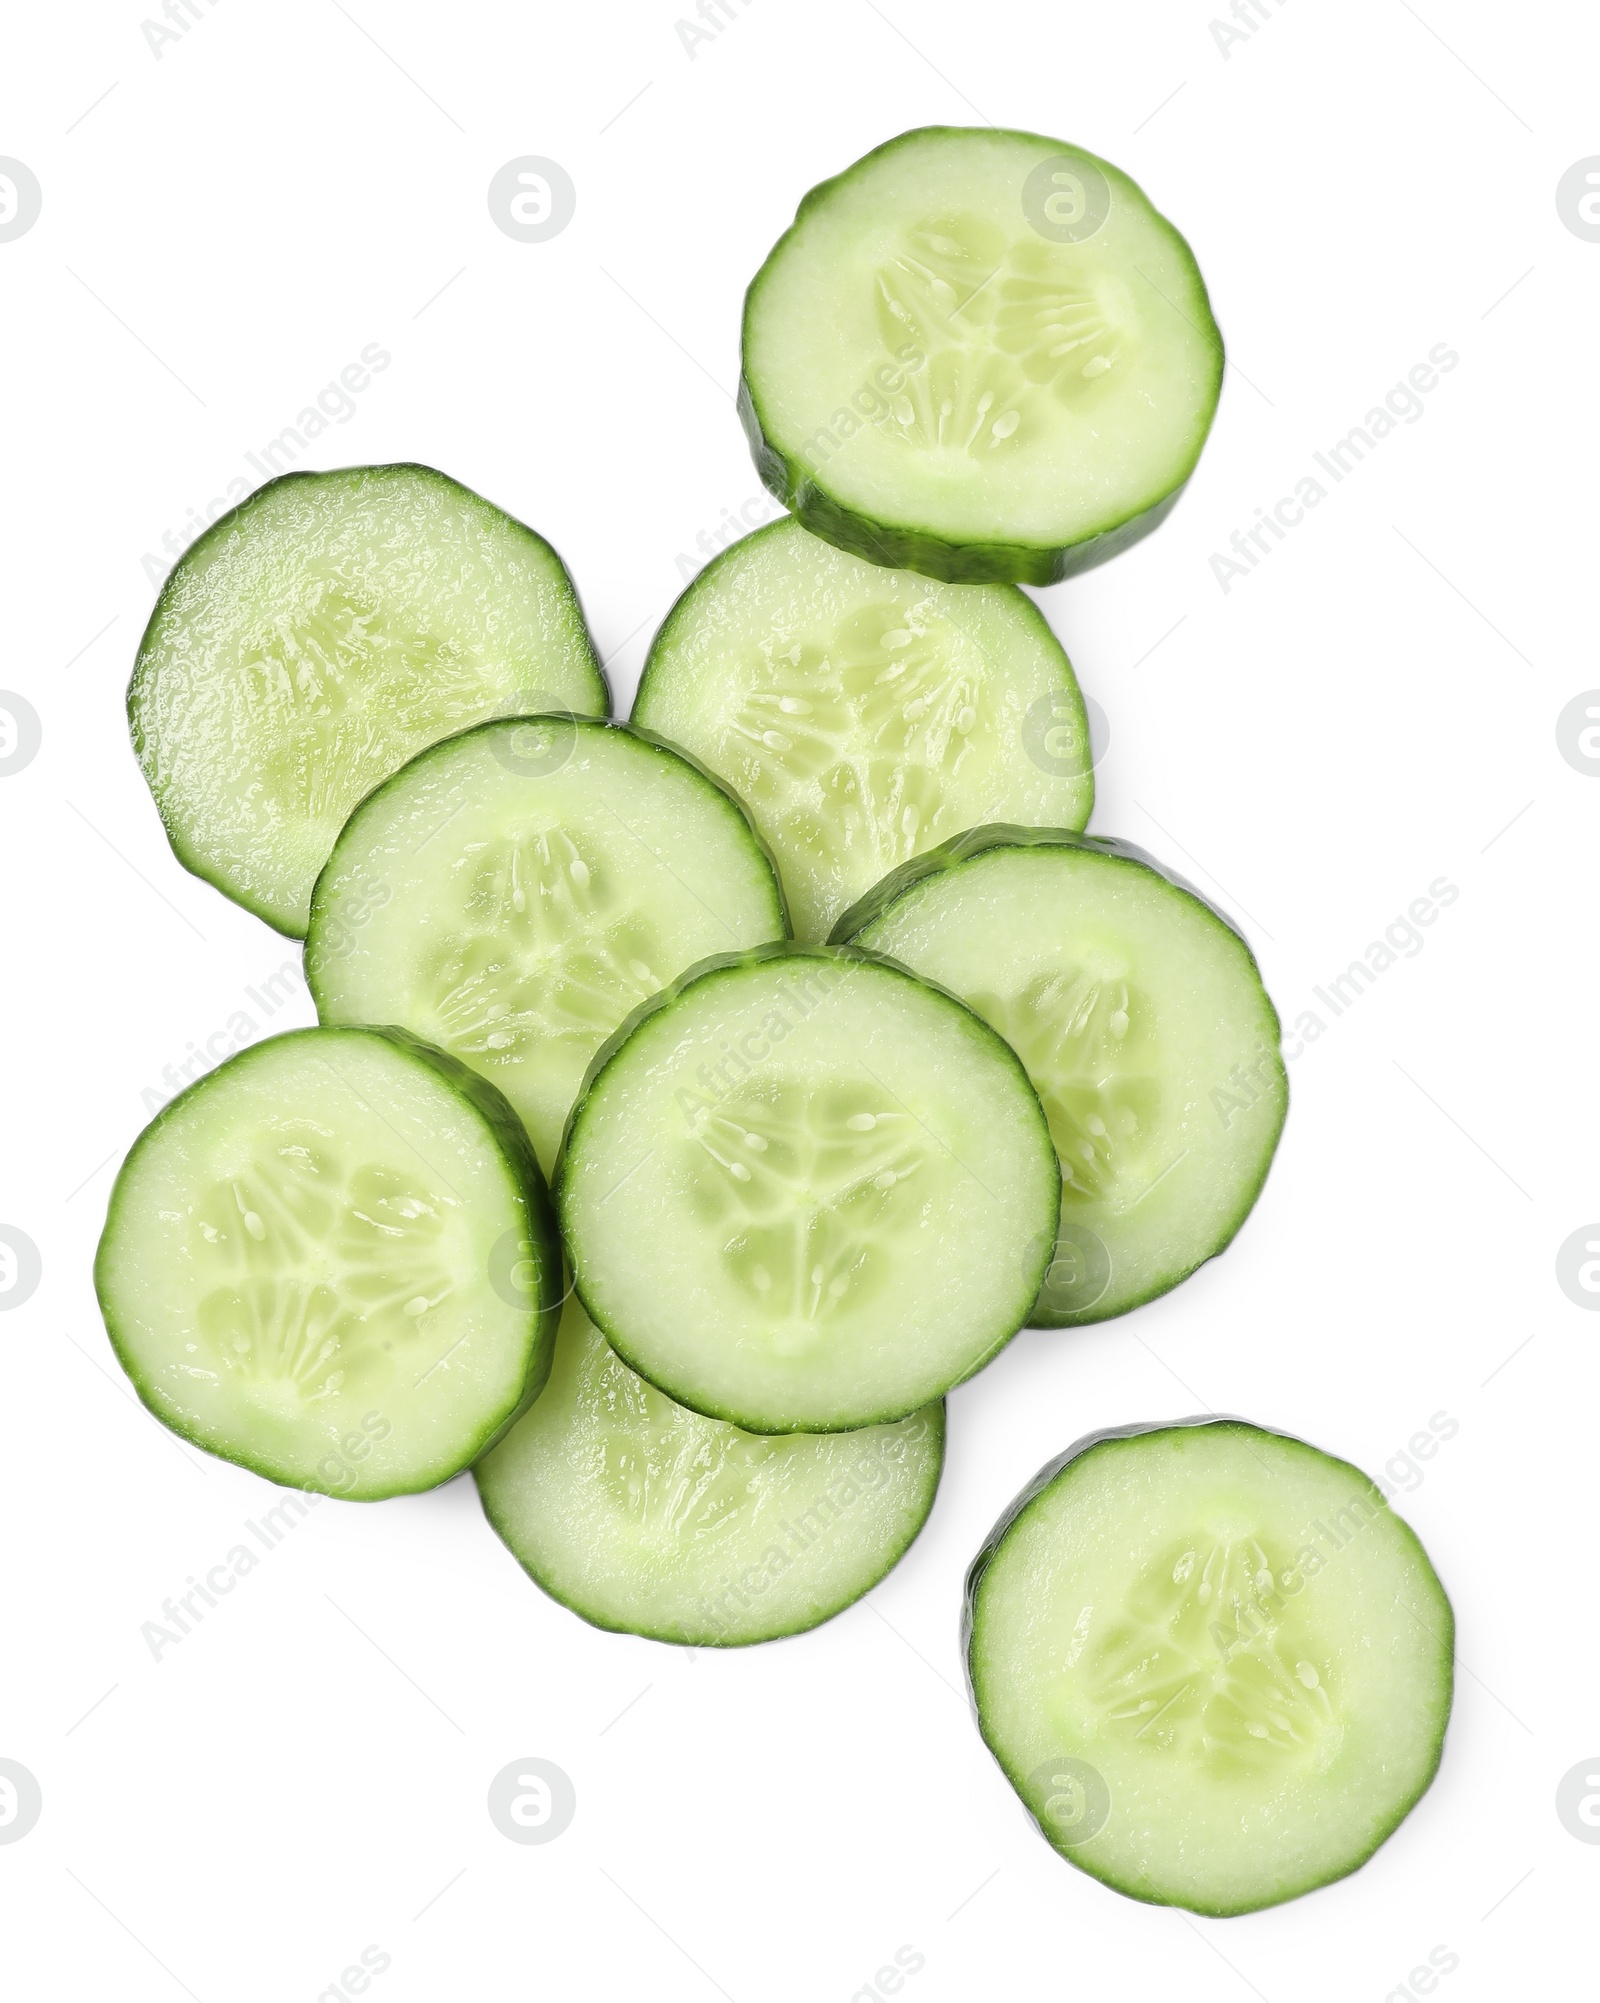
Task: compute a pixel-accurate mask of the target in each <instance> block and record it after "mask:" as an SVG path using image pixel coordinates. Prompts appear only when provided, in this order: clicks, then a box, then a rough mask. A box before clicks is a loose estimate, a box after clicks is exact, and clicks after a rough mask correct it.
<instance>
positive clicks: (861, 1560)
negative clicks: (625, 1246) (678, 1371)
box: [474, 1300, 944, 1647]
mask: <svg viewBox="0 0 1600 2003" xmlns="http://www.w3.org/2000/svg"><path fill="white" fill-rule="evenodd" d="M943 1461H944V1407H943V1406H942V1405H939V1404H934V1405H929V1406H927V1407H925V1408H924V1409H923V1410H922V1411H920V1412H914V1413H913V1414H912V1415H911V1417H910V1418H909V1419H902V1420H900V1421H899V1422H898V1424H895V1425H892V1426H869V1427H866V1428H864V1429H863V1430H862V1431H860V1432H854V1433H812V1434H808V1433H790V1434H787V1435H785V1436H784V1437H783V1438H781V1439H774V1438H770V1437H764V1436H761V1435H758V1434H755V1433H746V1432H742V1431H741V1430H740V1429H739V1428H738V1427H737V1426H729V1425H724V1424H723V1423H722V1421H720V1420H718V1419H707V1418H704V1417H702V1416H701V1415H700V1414H699V1413H698V1412H691V1411H689V1410H687V1409H686V1408H685V1407H684V1406H682V1405H678V1404H675V1403H674V1402H673V1400H672V1399H670V1398H668V1397H666V1396H665V1395H664V1394H663V1393H662V1392H660V1391H658V1390H656V1389H655V1387H654V1386H653V1385H651V1384H647V1383H646V1382H645V1380H644V1379H643V1378H642V1377H640V1376H638V1375H637V1374H636V1373H635V1372H634V1371H632V1370H630V1369H629V1368H628V1366H627V1364H625V1363H624V1362H623V1361H622V1359H621V1357H619V1356H618V1355H617V1353H616V1351H615V1350H613V1349H612V1348H611V1346H610V1345H609V1344H608V1343H607V1342H606V1341H605V1339H604V1338H603V1337H602V1336H601V1335H600V1334H599V1333H598V1332H597V1331H596V1329H595V1327H594V1325H593V1323H592V1322H591V1321H590V1320H589V1318H588V1316H587V1315H586V1314H585V1313H584V1312H583V1309H582V1308H581V1307H580V1306H579V1304H578V1303H577V1301H575V1300H571V1301H568V1303H567V1305H566V1307H565V1309H564V1310H563V1312H562V1318H561V1330H560V1334H559V1335H558V1336H557V1338H556V1358H555V1366H554V1368H553V1369H552V1371H551V1373H550V1381H549V1383H548V1384H547V1385H546V1387H545V1389H544V1391H543V1392H542V1394H541V1395H540V1397H539V1400H538V1402H537V1403H536V1404H535V1405H534V1406H533V1408H532V1409H531V1410H530V1411H529V1412H527V1413H525V1414H524V1415H523V1417H522V1418H520V1419H519V1420H518V1421H517V1423H516V1425H515V1426H513V1427H512V1429H511V1431H510V1432H509V1433H508V1434H507V1435H506V1437H505V1438H504V1439H503V1440H502V1441H501V1442H500V1444H499V1445H498V1446H497V1447H496V1448H495V1449H494V1450H493V1452H492V1453H490V1454H489V1455H487V1456H486V1457H485V1459H483V1460H482V1461H480V1462H479V1463H478V1466H477V1468H476V1469H475V1470H474V1472H475V1474H476V1477H477V1482H478V1490H479V1493H480V1494H481V1496H482V1498H483V1506H484V1511H485V1513H486V1515H487V1516H488V1518H489V1521H490V1523H491V1524H492V1525H493V1526H494V1528H495V1531H496V1532H497V1533H498V1535H499V1536H500V1537H501V1538H502V1539H503V1540H504V1542H505V1543H506V1545H507V1546H508V1547H509V1549H510V1551H511V1552H512V1555H513V1556H514V1557H515V1558H516V1559H517V1561H518V1563H519V1564H521V1565H522V1567H523V1568H524V1570H526V1571H527V1572H528V1574H529V1575H530V1576H531V1577H532V1578H533V1579H534V1580H535V1581H536V1582H537V1583H538V1584H539V1585H540V1586H542V1587H543V1588H544V1590H545V1591H546V1592H547V1593H549V1594H550V1595H551V1597H552V1598H553V1599H557V1600H560V1601H561V1602H562V1603H563V1605H565V1606H568V1607H570V1608H571V1609H572V1610H573V1612H574V1613H577V1614H581V1615H582V1616H583V1618H584V1619H585V1620H587V1621H592V1622H593V1623H594V1625H595V1626H596V1627H604V1628H615V1629H621V1630H623V1631H625V1632H628V1633H631V1634H643V1635H648V1636H651V1637H652V1638H653V1639H655V1640H657V1641H676V1642H685V1643H689V1644H691V1645H694V1646H698V1647H734V1646H738V1645H740V1644H742V1643H745V1642H755V1641H771V1640H774V1639H776V1638H777V1637H778V1636H780V1635H786V1634H797V1633H799V1632H800V1631H801V1630H802V1629H804V1628H809V1627H815V1626H817V1624H818V1623H819V1622H821V1621H825V1620H828V1619H830V1618H831V1617H832V1616H833V1615H834V1614H836V1613H840V1612H842V1611H843V1609H844V1608H845V1607H847V1606H849V1605H850V1604H851V1603H852V1602H853V1601H855V1600H858V1599H860V1597H861V1595H862V1594H863V1593H865V1592H867V1591H868V1590H869V1589H870V1588H871V1587H873V1586H875V1585H876V1584H877V1583H878V1581H879V1580H880V1579H881V1578H882V1577H883V1576H884V1574H885V1573H886V1572H887V1571H889V1570H890V1568H891V1567H892V1566H893V1565H895V1564H896V1563H897V1562H898V1561H899V1559H900V1558H901V1557H902V1556H903V1555H904V1553H905V1551H906V1550H907V1549H908V1547H909V1546H910V1544H911V1541H912V1539H913V1538H914V1537H915V1536H916V1534H917V1532H918V1531H919V1530H920V1529H921V1528H922V1525H923V1523H924V1522H925V1521H926V1520H927V1515H928V1511H929V1510H930V1509H931V1508H932V1507H933V1498H934V1492H935V1490H936V1489H937V1488H938V1485H939V1471H940V1468H941V1466H942V1465H943Z"/></svg>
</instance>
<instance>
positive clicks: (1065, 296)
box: [739, 126, 1223, 584]
mask: <svg viewBox="0 0 1600 2003" xmlns="http://www.w3.org/2000/svg"><path fill="white" fill-rule="evenodd" d="M1222 361H1223V354H1222V338H1221V336H1220V335H1219V334H1218V332H1217V327H1216V322H1215V321H1214V320H1213V319H1212V317H1211V306H1210V302H1209V300H1208V299H1207V297H1206V288H1205V284H1204V281H1203V280H1202V279H1201V276H1200V271H1199V268H1198V266H1197V265H1196V264H1195V261H1194V256H1193V254H1192V252H1191V251H1190V249H1189V246H1188V245H1187V244H1186V243H1185V242H1184V240H1183V238H1182V237H1181V236H1180V235H1179V234H1178V232H1177V231H1176V230H1175V229H1174V228H1173V226H1172V225H1171V223H1169V222H1168V221H1167V220H1166V218H1165V217H1164V216H1162V215H1160V214H1159V213H1158V212H1157V211H1156V209H1155V208H1153V207H1152V206H1151V203H1150V201H1149V200H1148V198H1147V197H1146V196H1145V194H1144V193H1143V191H1142V190H1141V189H1140V188H1139V187H1138V186H1137V185H1136V183H1134V182H1133V181H1131V180H1129V178H1128V177H1127V175H1126V174H1123V173H1121V172H1120V171H1119V170H1118V169H1117V168H1115V167H1113V166H1112V165H1111V164H1110V163H1109V162H1108V161H1105V160H1100V159H1097V158H1096V157H1095V155H1094V154H1092V153H1088V152H1085V151H1084V149H1083V148H1082V147H1079V146H1069V145H1067V144H1066V143H1065V142H1064V141H1062V140H1059V139H1045V138H1041V137H1039V136H1038V135H1037V134H1034V133H1027V132H1000V131H992V130H978V129H962V128H958V127H951V126H928V127H925V128H923V129H921V130H919V131H915V132H907V133H903V134H902V135H901V136H900V137H899V138H898V139H891V140H890V141H889V142H888V144H887V145H884V146H880V147H878V148H877V149H876V151H874V152H872V153H869V154H867V155H866V157H865V158H864V159H862V160H858V161H857V162H856V163H855V165H854V166H853V167H849V168H847V169H846V170H845V172H844V173H842V174H840V175H839V176H838V177H837V178H836V179H834V180H831V181H824V182H823V183H822V185H821V186H820V187H817V188H813V189H812V190H811V192H810V194H808V195H807V196H806V198H805V200H804V201H803V202H802V203H801V204H800V209H799V213H798V214H797V215H796V217H795V220H794V222H793V224H792V225H791V227H790V229H789V230H788V232H787V234H786V235H784V236H783V237H782V238H780V240H779V242H778V244H777V246H776V247H775V249H774V250H773V251H772V253H771V255H770V256H769V257H768V259H767V261H766V263H765V264H764V265H763V266H762V267H761V269H760V271H759V272H758V273H757V274H756V277H755V281H754V283H753V284H752V285H751V287H750V291H749V294H748V295H747V297H746V300H745V312H744V371H743V381H742V384H741V390H740V403H739V408H740V414H741V415H742V417H743V419H744V425H745V430H746V432H747V434H748V435H749V438H750V443H751V447H752V449H753V451H754V453H755V458H756V465H757V467H758V469H759V470H760V473H761V477H762V479H763V480H764V481H765V482H766V484H767V485H768V486H769V487H770V488H771V489H772V491H773V493H775V494H776V495H778V497H779V498H780V499H781V500H782V501H783V502H784V503H785V505H786V506H788V507H790V508H792V509H793V510H794V512H795V513H796V514H797V515H798V516H799V517H800V519H801V520H802V521H803V522H804V523H805V525H806V526H807V528H809V529H813V530H815V532H816V533H817V534H818V535H821V536H826V537H827V538H828V540H829V541H830V542H836V543H838V544H839V545H840V547H841V548H843V549H849V550H854V551H855V552H856V554H857V555H859V556H864V557H866V558H868V559H869V560H870V561H871V562H873V563H883V564H893V565H895V566H896V567H898V568H902V569H909V570H923V571H926V572H927V573H928V574H929V575H930V576H932V577H942V578H947V579H950V580H952V581H956V582H960V581H967V582H972V581H980V580H986V579H997V578H1011V579H1017V580H1020V581H1023V582H1026V583H1030V584H1050V583H1053V582H1054V581H1055V580H1056V579H1057V578H1061V577H1066V576H1068V575H1070V574H1071V573H1072V572H1074V571H1078V570H1083V569H1085V568H1087V567H1088V566H1089V565H1090V564H1093V563H1098V562H1101V561H1103V560H1104V558H1106V557H1108V556H1111V555H1114V554H1115V553H1116V552H1117V551H1118V550H1120V549H1124V548H1126V547H1127V545H1128V544H1129V543H1131V542H1134V541H1137V540H1138V538H1139V537H1140V536H1142V535H1145V534H1147V533H1148V532H1149V531H1150V530H1151V529H1152V528H1154V527H1155V526H1156V524H1157V523H1158V522H1159V521H1161V520H1162V519H1163V517H1164V516H1165V515H1166V514H1167V512H1168V511H1169V510H1170V508H1171V507H1172V505H1173V502H1174V500H1175V499H1176V496H1177V491H1178V489H1179V488H1181V487H1182V485H1183V483H1184V482H1185V481H1186V480H1187V479H1188V477H1189V475H1190V473H1191V472H1192V471H1193V470H1194V465H1195V461H1196V460H1197V459H1198V458H1199V456H1200V448H1201V446H1202V445H1203V444H1204V443H1205V438H1206V433H1207V432H1208V431H1209V429H1210V427H1211V420H1212V417H1213V415H1214V413H1215V411H1216V407H1217V397H1218V394H1219V392H1220V390H1221V387H1222Z"/></svg>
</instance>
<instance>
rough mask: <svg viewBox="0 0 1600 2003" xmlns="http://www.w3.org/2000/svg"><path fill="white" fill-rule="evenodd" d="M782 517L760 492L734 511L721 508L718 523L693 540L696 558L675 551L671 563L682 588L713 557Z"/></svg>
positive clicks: (770, 500)
mask: <svg viewBox="0 0 1600 2003" xmlns="http://www.w3.org/2000/svg"><path fill="white" fill-rule="evenodd" d="M782 513H783V509H782V507H781V506H780V505H779V503H778V502H777V501H775V500H774V499H773V498H772V496H771V495H770V494H769V493H767V492H766V490H765V489H764V488H763V490H762V491H761V492H760V493H759V494H749V495H747V496H746V497H745V499H744V500H742V501H741V502H740V503H739V506H738V508H737V509H733V508H724V509H723V511H722V519H721V520H720V521H719V522H718V523H717V525H716V526H715V527H714V528H709V529H704V528H703V529H701V530H700V531H699V533H698V534H697V535H696V536H695V539H694V546H695V548H696V550H698V551H699V555H698V557H695V556H691V555H690V554H689V552H688V551H687V550H679V552H678V554H677V556H676V557H675V558H674V559H673V561H674V563H675V564H676V565H677V570H678V576H679V578H680V579H681V581H682V582H683V583H685V584H693V582H694V581H695V579H696V578H697V577H698V576H699V575H700V573H701V571H702V570H704V569H705V567H706V565H707V564H708V563H709V562H710V561H711V559H712V558H713V557H714V556H720V555H721V553H722V552H723V550H725V549H727V548H728V547H729V546H730V544H732V543H736V542H739V541H741V540H742V539H743V538H744V537H745V536H747V535H749V534H750V533H751V531H752V530H753V529H759V528H764V527H765V526H766V524H767V523H768V522H773V521H776V520H777V519H778V517H779V516H780V515H781V514H782Z"/></svg>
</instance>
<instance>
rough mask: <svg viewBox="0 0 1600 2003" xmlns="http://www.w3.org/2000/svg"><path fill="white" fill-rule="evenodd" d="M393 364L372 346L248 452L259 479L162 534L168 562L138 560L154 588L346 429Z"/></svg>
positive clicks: (232, 487)
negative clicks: (231, 515) (212, 531)
mask: <svg viewBox="0 0 1600 2003" xmlns="http://www.w3.org/2000/svg"><path fill="white" fill-rule="evenodd" d="M392 360H393V357H392V356H391V355H390V353H389V351H388V349H387V348H383V347H380V346H379V345H378V343H377V342H376V341H369V342H368V343H367V345H366V346H365V347H364V348H363V349H362V350H361V353H360V355H359V357H358V358H357V359H356V360H355V361H353V362H348V363H346V365H345V366H344V368H342V369H341V370H340V371H339V373H338V376H337V377H336V378H334V379H333V380H331V381H329V382H328V383H327V384H326V385H325V386H324V387H323V388H322V389H320V390H319V391H318V392H317V395H316V398H315V401H314V402H312V403H308V404H307V405H306V407H305V409H304V410H302V411H301V413H300V415H299V416H298V417H297V418H296V419H295V421H294V423H293V424H286V425H285V426H284V427H283V429H282V430H281V431H280V432H279V433H278V435H277V437H276V438H271V439H269V440H268V441H267V443H266V444H265V445H263V446H262V447H261V449H260V451H259V452H246V454H245V455H244V456H245V458H246V460H247V461H248V462H249V464H250V468H251V473H252V474H253V475H255V476H256V477H253V478H252V477H251V476H250V475H246V474H240V476H239V477H238V478H237V479H236V480H230V481H229V482H228V486H227V490H226V492H224V493H221V494H216V495H213V497H212V498H211V500H210V501H208V502H207V503H206V507H205V512H204V513H203V514H202V512H201V511H200V510H199V509H198V508H191V509H190V510H189V513H188V515H187V517H186V518H185V520H184V521H183V522H181V523H180V524H179V526H178V527H177V528H175V529H167V530H166V531H164V533H163V534H162V537H161V547H162V548H163V549H164V550H165V551H166V552H167V556H166V560H165V561H163V560H162V558H160V557H159V556H156V555H155V554H153V553H152V552H150V551H148V550H147V551H146V552H145V554H144V555H143V556H142V557H141V558H140V559H139V562H140V567H141V568H142V570H143V571H144V574H145V576H146V578H147V579H148V580H149V582H150V585H151V587H152V589H155V590H159V589H160V588H161V586H162V584H163V583H164V582H165V580H166V576H167V573H168V571H170V570H171V568H172V566H173V564H175V563H176V562H177V560H178V558H179V557H180V556H182V555H183V553H184V551H185V550H186V549H187V548H188V547H189V545H190V544H191V543H192V542H194V541H195V540H196V539H197V538H198V537H200V536H202V535H204V534H205V532H206V530H207V529H208V528H210V527H211V526H212V524H213V523H214V522H216V521H218V520H219V519H220V518H221V517H222V516H223V515H225V514H227V513H228V512H229V510H230V509H233V508H236V507H238V506H239V504H240V503H241V502H242V501H247V500H249V498H250V496H251V495H252V494H253V493H254V492H255V490H256V489H257V488H258V487H259V486H261V485H262V484H263V483H264V482H266V481H268V480H274V479H276V478H277V477H278V475H279V474H280V473H287V472H288V471H289V470H290V469H291V467H292V466H293V465H294V462H295V460H296V459H298V458H299V456H300V454H301V453H302V452H303V451H304V450H305V449H306V446H307V445H308V444H309V443H310V441H311V440H312V439H314V438H320V437H321V436H322V434H323V432H325V431H326V430H327V429H328V427H329V425H331V424H348V423H349V422H350V420H351V418H352V417H354V416H355V414H356V401H355V400H356V398H357V397H358V396H360V395H361V394H362V393H363V392H364V391H365V390H366V389H368V388H369V387H370V386H371V383H372V378H373V377H374V376H379V375H382V374H383V372H384V370H385V369H386V368H387V367H388V366H389V364H390V362H391V361H392Z"/></svg>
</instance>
